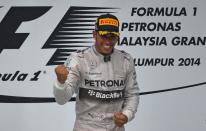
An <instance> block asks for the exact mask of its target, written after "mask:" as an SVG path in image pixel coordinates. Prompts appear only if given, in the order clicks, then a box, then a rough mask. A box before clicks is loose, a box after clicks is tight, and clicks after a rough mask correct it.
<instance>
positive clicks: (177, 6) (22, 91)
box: [0, 0, 206, 131]
mask: <svg viewBox="0 0 206 131" xmlns="http://www.w3.org/2000/svg"><path fill="white" fill-rule="evenodd" d="M205 5H206V1H204V0H198V1H189V0H181V1H179V0H173V1H165V0H155V1H153V0H144V1H143V0H129V1H122V0H112V1H111V0H102V1H97V0H87V1H86V2H85V0H78V1H77V0H52V1H51V0H44V1H42V0H29V1H28V0H7V1H3V0H0V34H1V36H0V61H1V64H0V130H1V131H12V130H18V131H37V130H38V131H56V130H58V131H70V130H72V128H73V124H74V120H75V112H74V111H75V109H74V108H75V107H74V104H75V102H69V103H67V104H66V105H63V106H60V105H57V104H56V103H55V102H53V101H52V100H53V94H52V85H53V81H54V80H55V74H54V68H55V66H56V65H55V62H63V61H64V58H65V57H66V56H65V55H63V56H61V53H62V50H60V54H58V53H57V55H55V56H57V57H53V56H54V54H55V53H56V51H57V48H58V49H82V48H84V47H83V46H90V45H92V41H93V40H92V38H89V37H91V34H85V35H79V36H80V37H81V38H79V39H81V40H83V41H89V42H88V43H83V42H76V43H75V42H74V43H73V44H70V46H68V45H67V46H65V44H59V43H58V44H56V43H55V42H56V41H60V40H61V41H78V39H75V38H70V39H68V38H63V37H61V39H60V40H59V39H58V40H56V39H55V38H57V36H56V37H55V35H58V33H59V32H58V31H59V30H61V29H63V28H61V26H63V25H62V22H65V21H66V20H67V18H68V19H69V18H70V17H72V16H75V15H74V14H73V13H76V16H78V15H81V17H83V16H94V17H95V16H96V15H99V14H101V11H103V12H110V11H111V12H113V13H114V14H115V15H116V16H117V17H118V18H119V19H120V26H121V38H120V41H119V44H117V46H116V47H117V48H118V49H122V50H125V51H127V52H129V53H130V54H131V55H132V56H133V57H134V59H135V64H137V66H136V71H137V75H138V77H137V80H138V83H139V87H140V92H141V96H140V105H139V108H138V112H137V114H136V117H135V119H134V120H133V121H132V122H130V123H128V124H127V125H126V129H127V130H128V131H151V130H152V131H194V130H197V131H205V130H206V105H205V102H204V100H205V99H206V93H205V92H206V88H205V87H206V85H205V84H206V79H205V78H206V69H205V67H206V52H205V49H206V46H205V43H206V30H205V29H206V28H205V23H206V13H205V12H206V9H205ZM23 7H28V8H32V7H33V8H35V9H36V10H35V11H37V10H41V9H42V8H44V9H45V10H44V11H43V13H42V14H41V15H39V16H38V17H37V16H36V17H34V14H35V13H34V12H30V11H29V10H27V9H23V10H24V11H23V12H21V11H20V13H16V12H17V11H18V10H22V8H23ZM84 7H86V8H85V9H84ZM89 7H98V9H91V10H88V9H89ZM100 7H102V8H104V9H101V8H100ZM11 8H13V9H16V10H11ZM106 8H109V9H106ZM25 11H27V14H28V15H27V17H29V16H31V18H30V19H31V20H22V21H20V23H19V24H18V23H17V22H16V21H15V20H17V21H18V20H19V19H20V20H21V17H20V16H21V15H23V14H25ZM73 11H74V12H73ZM75 11H77V12H75ZM78 11H80V12H78ZM84 11H85V12H86V13H85V12H84ZM87 11H88V12H87ZM8 12H9V13H8ZM89 12H93V13H89ZM158 12H159V13H158ZM170 12H171V14H170ZM12 13H13V14H15V15H11V14H12ZM83 13H85V14H83ZM66 14H67V15H66ZM32 16H33V17H32ZM94 17H91V18H90V17H85V18H83V19H81V20H93V19H94ZM72 18H73V19H72V20H74V19H75V18H74V17H72ZM69 20H70V19H69ZM78 20H79V19H78ZM70 22H71V21H70ZM91 23H92V22H90V24H91ZM72 24H75V22H74V23H72ZM77 24H82V23H81V22H80V23H78V22H77ZM158 25H162V26H165V27H164V28H159V29H158V27H157V26H158ZM15 26H16V29H17V30H13V31H12V30H11V28H10V27H15ZM68 26H71V25H68ZM68 26H67V27H68ZM73 26H78V25H73ZM79 26H80V25H79ZM81 26H82V27H80V29H81V30H79V31H78V30H77V29H78V27H77V28H75V29H76V30H77V31H76V32H81V33H82V32H83V33H91V31H92V30H89V29H90V28H91V29H92V28H93V27H91V26H89V25H87V26H86V25H81ZM82 28H87V29H88V30H86V31H85V30H82ZM9 31H10V32H9ZM68 32H70V33H71V32H72V31H71V30H70V31H68ZM74 32H75V31H74ZM19 33H28V36H27V37H24V40H22V41H20V45H19V46H18V47H17V46H16V45H17V42H16V41H15V40H13V39H14V37H16V36H17V34H19ZM72 36H75V35H74V34H73V35H72ZM77 36H78V35H76V37H77ZM82 36H84V37H88V38H85V39H84V38H82ZM54 39H55V40H56V41H55V40H54ZM162 39H163V40H162ZM6 40H8V41H9V40H10V41H12V40H13V41H14V42H13V43H12V42H5V41H6ZM52 42H53V43H52ZM75 45H81V46H80V47H75ZM52 58H53V59H52ZM60 58H63V59H60ZM159 60H161V61H162V62H163V63H162V64H161V63H159V62H158V61H159ZM167 60H170V63H166V64H165V65H164V62H165V61H167ZM48 61H50V64H49V63H48ZM145 61H147V62H146V63H142V62H145ZM155 61H156V62H157V63H155ZM52 62H53V63H52ZM148 62H149V63H148ZM35 76H36V77H35ZM167 89H168V90H167ZM153 91H154V92H153ZM155 91H156V92H155ZM7 96H9V97H8V98H7ZM13 96H15V97H13ZM33 98H34V99H33ZM41 98H48V99H47V100H48V101H45V99H41ZM38 100H40V101H38Z"/></svg>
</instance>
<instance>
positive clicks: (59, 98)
mask: <svg viewBox="0 0 206 131" xmlns="http://www.w3.org/2000/svg"><path fill="white" fill-rule="evenodd" d="M65 66H66V67H67V68H68V70H69V75H68V77H67V80H66V82H65V83H64V84H60V83H59V82H58V81H57V80H56V82H55V84H54V96H55V99H56V102H57V103H58V104H65V103H66V102H68V101H69V100H70V98H71V97H72V96H73V94H74V93H76V121H75V125H74V130H73V131H124V130H125V129H124V126H123V127H118V126H116V125H115V124H114V121H113V115H114V113H115V112H123V114H125V115H126V116H127V117H128V121H131V120H132V119H133V118H134V115H135V113H136V111H137V106H138V103H139V88H138V84H137V81H136V71H135V68H134V63H133V58H132V57H131V56H130V55H129V54H127V53H125V52H124V51H120V50H117V49H114V50H113V53H112V54H111V55H110V57H108V58H106V59H105V56H103V55H101V54H100V53H98V52H97V51H96V50H95V47H94V46H91V47H89V48H87V49H85V50H82V51H79V52H76V53H74V54H73V55H71V56H70V57H69V58H68V59H67V61H66V62H65Z"/></svg>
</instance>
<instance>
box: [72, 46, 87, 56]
mask: <svg viewBox="0 0 206 131" xmlns="http://www.w3.org/2000/svg"><path fill="white" fill-rule="evenodd" d="M90 50H91V47H87V48H85V49H81V50H77V51H75V52H73V53H72V55H74V56H76V57H79V58H84V56H85V55H86V54H88V53H89V51H90Z"/></svg>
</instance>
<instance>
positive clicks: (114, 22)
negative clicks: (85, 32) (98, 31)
mask: <svg viewBox="0 0 206 131" xmlns="http://www.w3.org/2000/svg"><path fill="white" fill-rule="evenodd" d="M99 25H100V26H101V25H112V26H116V27H118V21H117V20H115V19H112V18H104V19H100V20H99Z"/></svg>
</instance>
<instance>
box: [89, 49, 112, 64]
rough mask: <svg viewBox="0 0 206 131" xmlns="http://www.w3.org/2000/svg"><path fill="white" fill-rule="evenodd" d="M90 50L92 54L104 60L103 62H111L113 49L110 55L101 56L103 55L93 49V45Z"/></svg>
mask: <svg viewBox="0 0 206 131" xmlns="http://www.w3.org/2000/svg"><path fill="white" fill-rule="evenodd" d="M92 49H93V51H94V53H95V54H96V55H97V56H99V57H100V58H101V59H103V60H104V62H109V61H110V60H111V56H112V54H113V52H114V49H113V50H112V53H111V54H110V55H103V54H101V53H99V52H98V51H97V50H96V48H95V46H94V45H93V46H92Z"/></svg>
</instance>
